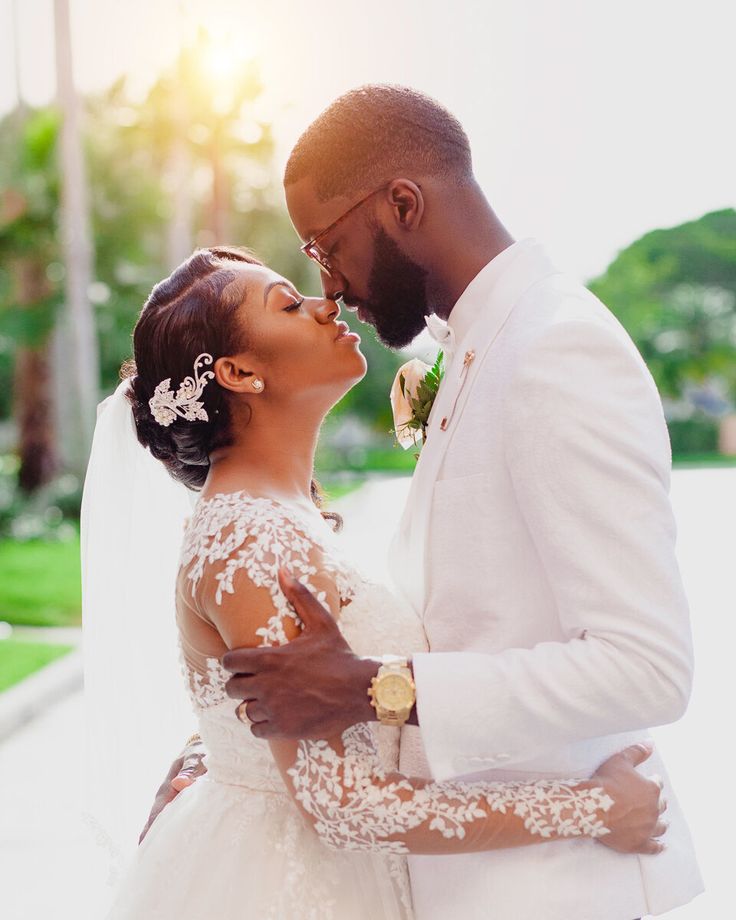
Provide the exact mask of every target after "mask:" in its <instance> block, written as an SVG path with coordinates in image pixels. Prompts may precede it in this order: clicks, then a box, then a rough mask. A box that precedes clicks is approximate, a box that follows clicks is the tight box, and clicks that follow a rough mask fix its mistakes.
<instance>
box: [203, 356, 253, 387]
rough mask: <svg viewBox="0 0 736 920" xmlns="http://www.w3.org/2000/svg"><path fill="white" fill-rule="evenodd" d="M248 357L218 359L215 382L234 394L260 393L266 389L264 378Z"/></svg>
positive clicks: (215, 367) (215, 368)
mask: <svg viewBox="0 0 736 920" xmlns="http://www.w3.org/2000/svg"><path fill="white" fill-rule="evenodd" d="M246 359H247V355H235V356H232V357H228V358H218V359H217V361H215V366H214V371H215V380H216V381H217V382H218V383H219V384H220V386H221V387H224V388H225V389H226V390H230V391H231V392H233V393H250V394H253V393H260V392H261V391H262V390H263V389H264V384H263V378H262V377H261V375H260V374H259V373H258V372H257V370H256V369H255V367H254V366H253V364H252V362H251V361H249V360H246Z"/></svg>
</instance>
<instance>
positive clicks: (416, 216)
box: [386, 179, 424, 230]
mask: <svg viewBox="0 0 736 920" xmlns="http://www.w3.org/2000/svg"><path fill="white" fill-rule="evenodd" d="M386 193H387V195H388V200H389V204H390V205H391V207H392V209H393V213H394V220H395V221H396V223H397V224H398V226H399V227H400V228H401V229H402V230H416V229H417V228H418V227H419V225H420V223H421V222H422V217H423V215H424V195H423V194H422V190H421V188H420V187H419V186H418V185H417V184H416V182H412V181H411V179H394V180H393V182H391V183H390V185H389V186H388V188H387V190H386Z"/></svg>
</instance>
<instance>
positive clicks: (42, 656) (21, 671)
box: [0, 639, 72, 693]
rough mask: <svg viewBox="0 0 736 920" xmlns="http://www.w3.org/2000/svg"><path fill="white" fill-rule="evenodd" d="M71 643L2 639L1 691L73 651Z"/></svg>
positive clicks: (0, 642) (0, 663)
mask: <svg viewBox="0 0 736 920" xmlns="http://www.w3.org/2000/svg"><path fill="white" fill-rule="evenodd" d="M71 649H72V646H71V645H51V644H49V643H48V642H23V641H22V640H20V639H1V640H0V693H1V692H2V691H3V690H7V689H8V687H12V686H13V684H17V683H18V682H19V681H21V680H23V678H24V677H28V675H29V674H33V672H34V671H38V670H39V669H40V668H43V667H45V666H46V665H47V664H50V663H51V662H52V661H55V660H56V659H57V658H61V656H62V655H66V653H67V652H69V651H71Z"/></svg>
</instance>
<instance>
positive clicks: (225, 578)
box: [181, 492, 359, 646]
mask: <svg viewBox="0 0 736 920" xmlns="http://www.w3.org/2000/svg"><path fill="white" fill-rule="evenodd" d="M321 523H323V522H321V521H311V520H308V515H307V514H306V513H303V514H298V513H297V512H295V511H293V510H292V509H291V508H289V507H287V506H286V505H283V504H281V503H279V502H275V501H272V500H271V499H268V498H253V497H252V496H250V495H248V494H247V493H246V492H235V493H231V494H221V495H215V496H214V497H213V498H211V499H205V500H200V503H199V504H198V505H197V509H196V511H195V513H194V515H193V517H192V519H191V520H190V522H189V526H188V527H187V531H186V535H185V539H184V545H183V548H182V556H181V565H182V566H183V567H186V566H189V570H188V572H187V578H188V580H189V582H190V585H191V592H192V596H193V597H194V596H195V593H196V589H197V585H198V584H199V582H200V581H201V579H202V577H203V575H204V573H205V569H206V567H207V566H211V567H214V568H217V571H216V574H215V580H216V584H217V588H216V593H215V600H216V603H218V604H221V603H222V599H223V595H224V594H234V591H235V589H234V579H235V575H236V574H237V573H238V572H239V571H244V572H245V573H246V574H247V576H248V578H249V579H250V580H251V581H252V582H253V584H254V585H255V586H256V587H258V588H266V589H267V590H268V592H269V594H270V596H271V601H272V604H273V610H274V612H273V614H272V615H271V616H270V617H269V618H268V620H267V622H266V625H265V626H262V627H260V628H259V629H258V630H256V633H257V635H259V636H260V637H261V645H269V646H270V645H282V644H283V643H285V642H286V641H287V639H286V633H285V631H284V623H285V622H287V621H288V620H293V621H294V622H295V623H296V624H298V625H301V621H300V620H299V617H298V616H297V614H296V612H295V611H294V609H293V607H292V606H291V605H290V604H289V602H288V601H287V600H286V598H285V597H284V595H283V593H282V591H281V589H280V587H279V584H278V577H277V576H278V570H279V568H280V567H281V566H285V567H286V568H287V569H289V571H291V572H292V574H294V575H295V576H296V577H297V578H298V579H299V580H300V581H301V582H302V583H303V584H304V585H306V586H307V587H308V588H309V589H310V590H311V591H312V593H313V594H315V595H316V596H317V599H318V600H319V601H320V602H322V603H323V602H324V601H325V593H324V591H317V590H316V589H315V588H314V585H313V584H312V579H313V578H314V576H315V575H316V574H318V572H317V568H316V567H315V565H314V563H313V554H314V547H315V546H317V547H318V548H320V549H321V550H324V555H323V558H322V561H321V572H322V573H325V574H327V575H328V576H329V577H330V578H331V579H332V580H333V581H334V583H335V585H336V586H337V588H338V590H339V592H340V598H341V603H348V602H349V601H350V599H351V598H352V596H353V594H354V593H355V591H356V586H357V582H358V581H359V576H357V573H355V572H354V571H351V570H350V569H349V568H347V567H346V566H345V565H343V564H342V563H341V562H339V561H338V560H337V559H336V558H335V554H334V551H332V550H330V551H329V552H327V551H326V550H325V540H326V534H325V533H324V530H323V528H322V527H320V524H321ZM326 526H327V525H325V527H326ZM320 531H322V532H320Z"/></svg>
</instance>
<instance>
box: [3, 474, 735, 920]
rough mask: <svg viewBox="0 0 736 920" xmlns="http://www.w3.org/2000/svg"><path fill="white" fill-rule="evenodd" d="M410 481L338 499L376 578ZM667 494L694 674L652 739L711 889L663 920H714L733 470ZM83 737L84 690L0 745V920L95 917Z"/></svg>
mask: <svg viewBox="0 0 736 920" xmlns="http://www.w3.org/2000/svg"><path fill="white" fill-rule="evenodd" d="M407 484H408V482H407V480H391V481H388V482H382V483H371V484H369V485H368V486H366V487H365V489H363V490H361V491H360V492H359V493H356V494H354V495H351V496H348V498H346V499H345V500H344V501H343V503H342V507H341V510H342V511H343V514H344V515H345V519H346V529H345V536H346V540H348V541H349V543H350V544H351V545H352V548H353V549H354V550H355V551H357V552H360V553H361V554H362V555H363V557H364V559H365V561H366V562H367V564H368V567H369V568H371V569H372V570H373V571H374V572H375V573H376V574H379V575H380V574H381V572H382V571H383V570H384V566H383V562H382V557H383V554H384V553H385V551H386V546H387V542H388V535H389V534H390V532H391V531H392V529H393V526H394V524H395V522H396V517H397V514H398V511H399V510H400V508H401V504H402V502H403V498H404V495H405V493H406V488H407ZM673 501H674V505H675V511H676V514H677V518H678V523H679V527H680V542H679V554H680V560H681V565H682V569H683V574H684V578H685V581H686V585H687V589H688V594H689V597H690V600H691V605H692V620H693V629H694V634H695V644H696V651H697V658H698V661H697V665H698V670H697V678H696V685H695V690H694V693H693V699H692V703H691V706H690V709H689V712H688V714H687V715H686V717H685V718H684V719H683V720H682V721H681V722H680V723H678V724H677V725H675V726H671V727H667V728H664V729H661V730H659V732H658V733H657V734H658V741H659V745H660V747H661V749H662V750H663V752H664V755H665V758H666V760H667V762H668V766H669V769H670V773H671V776H672V779H673V782H674V784H675V786H676V787H677V789H678V791H679V794H680V799H681V801H682V804H683V806H684V808H685V811H686V813H687V814H688V816H689V819H690V823H691V827H692V830H693V835H694V837H695V840H696V844H697V847H698V851H699V855H700V860H701V865H702V868H703V872H704V874H705V876H706V884H707V885H708V892H707V894H706V895H704V896H702V897H701V898H699V899H697V900H696V901H695V902H694V903H693V904H692V905H690V906H688V907H685V908H682V909H680V910H677V911H674V912H672V913H670V914H668V915H667V920H706V918H707V920H711V918H719V920H720V918H725V917H729V916H732V912H733V907H732V901H731V887H732V879H731V876H732V874H733V868H732V861H733V859H732V853H733V842H732V839H731V837H732V831H731V827H730V824H731V822H730V819H729V816H730V811H731V807H730V805H729V804H728V802H729V801H730V798H729V793H728V789H729V787H730V777H728V776H727V774H726V771H727V770H728V769H730V766H731V765H732V763H733V762H734V753H735V751H734V743H733V735H732V732H733V729H732V727H731V726H732V724H733V719H732V715H731V708H732V703H733V700H734V699H735V698H736V676H735V675H736V667H735V666H734V662H733V658H734V648H735V647H736V641H735V640H736V625H735V618H734V562H733V549H734V522H735V521H736V470H712V471H707V470H687V471H678V472H677V473H676V474H675V476H674V481H673ZM83 734H84V727H83V712H82V697H81V693H80V692H78V691H75V692H73V693H71V694H70V695H68V696H66V697H65V698H64V699H62V700H60V701H58V702H56V703H54V702H53V701H50V703H49V708H48V710H47V712H45V713H44V714H43V715H42V716H40V717H38V718H36V719H35V720H33V721H32V722H31V723H30V724H29V725H27V726H26V727H25V728H23V729H21V730H19V731H17V732H16V733H15V734H13V735H12V737H11V738H9V739H8V740H7V741H5V743H4V744H3V745H2V746H0V899H1V900H0V904H1V905H2V907H1V908H0V909H1V910H2V916H3V918H4V920H47V918H53V920H98V918H100V917H101V916H102V914H101V911H100V907H99V903H100V899H101V897H102V896H103V894H104V890H105V885H104V878H103V872H104V870H103V861H102V859H101V856H100V854H99V853H98V851H97V850H96V848H95V846H94V844H93V843H92V841H91V840H90V838H89V836H88V833H87V831H86V829H85V827H84V825H83V824H82V822H81V820H80V817H79V812H80V804H81V801H82V793H83V790H82V779H81V777H82V775H83V772H82V770H81V767H80V764H81V760H82V756H83V755H82V752H83V747H84V741H83ZM724 801H725V803H726V804H724ZM141 920H145V918H141ZM212 920H216V918H212ZM591 920H592V918H591Z"/></svg>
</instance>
